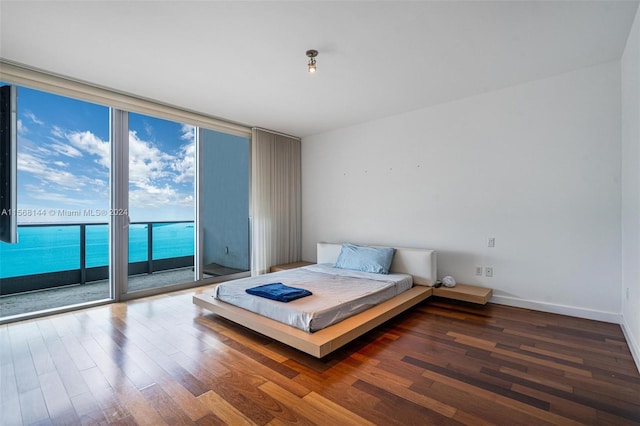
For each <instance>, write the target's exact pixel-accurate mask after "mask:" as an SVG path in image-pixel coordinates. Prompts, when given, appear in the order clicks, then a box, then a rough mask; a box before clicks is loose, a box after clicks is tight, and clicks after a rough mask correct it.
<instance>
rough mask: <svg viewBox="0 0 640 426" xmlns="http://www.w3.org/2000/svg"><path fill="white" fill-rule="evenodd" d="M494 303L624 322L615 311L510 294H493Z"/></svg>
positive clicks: (492, 300) (605, 320)
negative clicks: (527, 298)
mask: <svg viewBox="0 0 640 426" xmlns="http://www.w3.org/2000/svg"><path fill="white" fill-rule="evenodd" d="M491 302H492V303H497V304H499V305H507V306H515V307H518V308H526V309H533V310H535V311H542V312H550V313H552V314H561V315H568V316H570V317H578V318H586V319H590V320H595V321H604V322H612V323H614V324H622V315H620V314H619V313H615V312H605V311H596V310H593V309H584V308H576V307H575V306H567V305H556V304H554V303H545V302H538V301H535V300H525V299H518V298H515V297H509V296H493V297H491Z"/></svg>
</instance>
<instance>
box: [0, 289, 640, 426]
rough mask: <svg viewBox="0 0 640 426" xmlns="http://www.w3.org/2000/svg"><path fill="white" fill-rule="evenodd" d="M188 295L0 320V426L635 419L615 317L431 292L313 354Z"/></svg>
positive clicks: (637, 405)
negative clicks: (478, 302)
mask: <svg viewBox="0 0 640 426" xmlns="http://www.w3.org/2000/svg"><path fill="white" fill-rule="evenodd" d="M196 291H202V290H196ZM194 292H195V291H193V290H192V291H183V292H179V293H173V294H169V295H164V296H158V297H153V298H147V299H140V300H136V301H131V302H128V303H119V304H112V305H108V306H104V307H99V308H93V309H87V310H83V311H77V312H72V313H66V314H61V315H56V316H51V317H47V318H42V319H39V320H33V321H27V322H22V323H14V324H9V325H2V326H0V348H1V349H0V352H1V356H0V366H1V373H2V374H1V377H0V381H1V388H2V389H1V393H0V399H1V404H2V406H1V407H0V416H1V417H0V424H2V425H21V424H24V425H31V424H37V425H46V424H63V425H75V424H131V425H135V424H140V425H162V424H168V425H182V424H184V425H193V424H198V425H208V424H214V425H215V424H232V425H236V424H259V425H264V424H269V425H278V424H292V423H295V424H303V425H306V424H327V425H333V426H337V425H343V424H354V425H363V424H382V425H394V424H397V425H410V424H417V425H429V424H467V425H485V424H496V425H537V424H563V425H564V424H602V425H627V424H640V375H639V374H638V371H637V369H636V366H635V364H634V362H633V359H632V357H631V354H630V353H629V349H628V347H627V345H626V343H625V340H624V337H623V335H622V332H621V330H620V327H619V326H617V325H614V324H608V323H602V322H595V321H588V320H582V319H576V318H570V317H564V316H560V315H553V314H546V313H540V312H533V311H528V310H524V309H517V308H509V307H505V306H500V305H491V304H490V305H487V306H484V307H482V306H474V305H469V304H464V303H452V302H447V301H443V300H438V299H433V298H432V299H431V300H427V301H426V302H424V303H422V304H420V305H418V306H417V307H415V308H414V309H412V310H410V311H409V312H406V313H404V314H402V315H400V316H399V317H396V318H395V319H393V320H391V321H389V322H388V323H386V324H384V325H383V326H381V327H379V328H378V329H376V330H374V331H372V332H370V333H368V334H366V335H365V336H363V337H362V338H360V339H358V340H356V341H354V342H352V343H351V344H349V345H347V346H346V347H344V348H342V349H340V350H338V351H337V352H335V353H333V354H331V355H329V356H327V357H326V358H325V359H322V360H317V359H315V358H313V357H311V356H308V355H305V354H303V353H300V352H297V351H295V350H293V349H290V348H288V347H286V346H283V345H282V344H280V343H277V342H273V341H271V340H269V339H267V338H265V337H262V336H260V335H257V334H255V333H253V332H251V331H249V330H246V329H243V328H242V327H239V326H236V325H234V324H232V323H230V322H228V321H226V320H222V319H219V318H217V317H215V316H214V315H212V314H209V313H207V312H206V311H202V310H200V309H199V308H198V307H196V306H195V305H193V304H192V303H191V296H192V295H193V294H194Z"/></svg>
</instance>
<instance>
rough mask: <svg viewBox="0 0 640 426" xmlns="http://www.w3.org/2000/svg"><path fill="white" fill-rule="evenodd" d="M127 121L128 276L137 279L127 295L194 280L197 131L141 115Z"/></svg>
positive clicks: (131, 114) (131, 283)
mask: <svg viewBox="0 0 640 426" xmlns="http://www.w3.org/2000/svg"><path fill="white" fill-rule="evenodd" d="M128 122H129V144H128V145H129V203H128V204H129V207H128V211H129V218H130V220H131V223H130V225H129V275H130V277H136V279H129V280H128V286H127V292H128V293H131V292H135V291H140V290H148V289H154V288H160V287H165V286H170V285H174V284H178V283H186V282H193V281H194V280H195V277H194V271H193V266H194V251H195V250H194V241H195V230H194V203H195V202H194V179H195V151H196V149H195V148H196V147H195V128H194V126H191V125H187V124H182V123H177V122H174V121H169V120H163V119H160V118H156V117H151V116H148V115H143V114H136V113H129V120H128ZM158 273H161V274H158ZM152 275H153V277H152Z"/></svg>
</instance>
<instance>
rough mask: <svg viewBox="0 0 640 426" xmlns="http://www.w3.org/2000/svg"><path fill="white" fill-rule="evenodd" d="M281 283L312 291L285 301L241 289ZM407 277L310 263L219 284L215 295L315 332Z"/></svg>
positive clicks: (388, 294) (393, 291)
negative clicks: (299, 297)
mask: <svg viewBox="0 0 640 426" xmlns="http://www.w3.org/2000/svg"><path fill="white" fill-rule="evenodd" d="M274 282H281V283H283V284H284V285H288V286H291V287H298V288H304V289H307V290H309V291H311V292H312V293H313V294H312V295H311V296H307V297H303V298H301V299H297V300H294V301H291V302H288V303H283V302H278V301H275V300H270V299H266V298H264V297H259V296H252V295H250V294H247V293H246V292H245V290H246V289H248V288H251V287H255V286H258V285H262V284H269V283H274ZM412 284H413V280H412V277H411V275H408V274H398V273H392V274H388V275H382V274H372V273H368V272H359V271H351V270H346V269H337V268H333V267H332V266H331V265H330V264H321V265H310V266H305V267H304V268H297V269H290V270H287V271H281V272H275V273H272V274H266V275H260V276H257V277H251V278H243V279H240V280H234V281H228V282H225V283H222V284H220V285H218V286H217V287H216V289H215V293H214V297H216V298H217V299H219V300H222V301H224V302H227V303H230V304H232V305H235V306H239V307H241V308H244V309H247V310H249V311H251V312H255V313H258V314H260V315H263V316H265V317H268V318H271V319H273V320H276V321H280V322H282V323H285V324H288V325H290V326H293V327H296V328H299V329H301V330H304V331H307V332H314V331H317V330H320V329H323V328H325V327H328V326H329V325H332V324H335V323H337V322H339V321H342V320H343V319H345V318H348V317H350V316H351V315H355V314H357V313H359V312H362V311H364V310H366V309H368V308H370V307H372V306H375V305H377V304H379V303H382V302H384V301H385V300H388V299H391V298H393V297H395V296H396V295H398V294H400V293H402V292H403V291H406V290H408V289H410V288H411V286H412Z"/></svg>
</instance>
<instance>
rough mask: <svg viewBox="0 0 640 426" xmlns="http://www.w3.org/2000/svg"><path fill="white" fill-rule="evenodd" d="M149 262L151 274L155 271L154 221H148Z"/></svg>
mask: <svg viewBox="0 0 640 426" xmlns="http://www.w3.org/2000/svg"><path fill="white" fill-rule="evenodd" d="M147 262H148V265H149V266H148V269H149V274H152V273H153V223H151V222H147Z"/></svg>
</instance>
